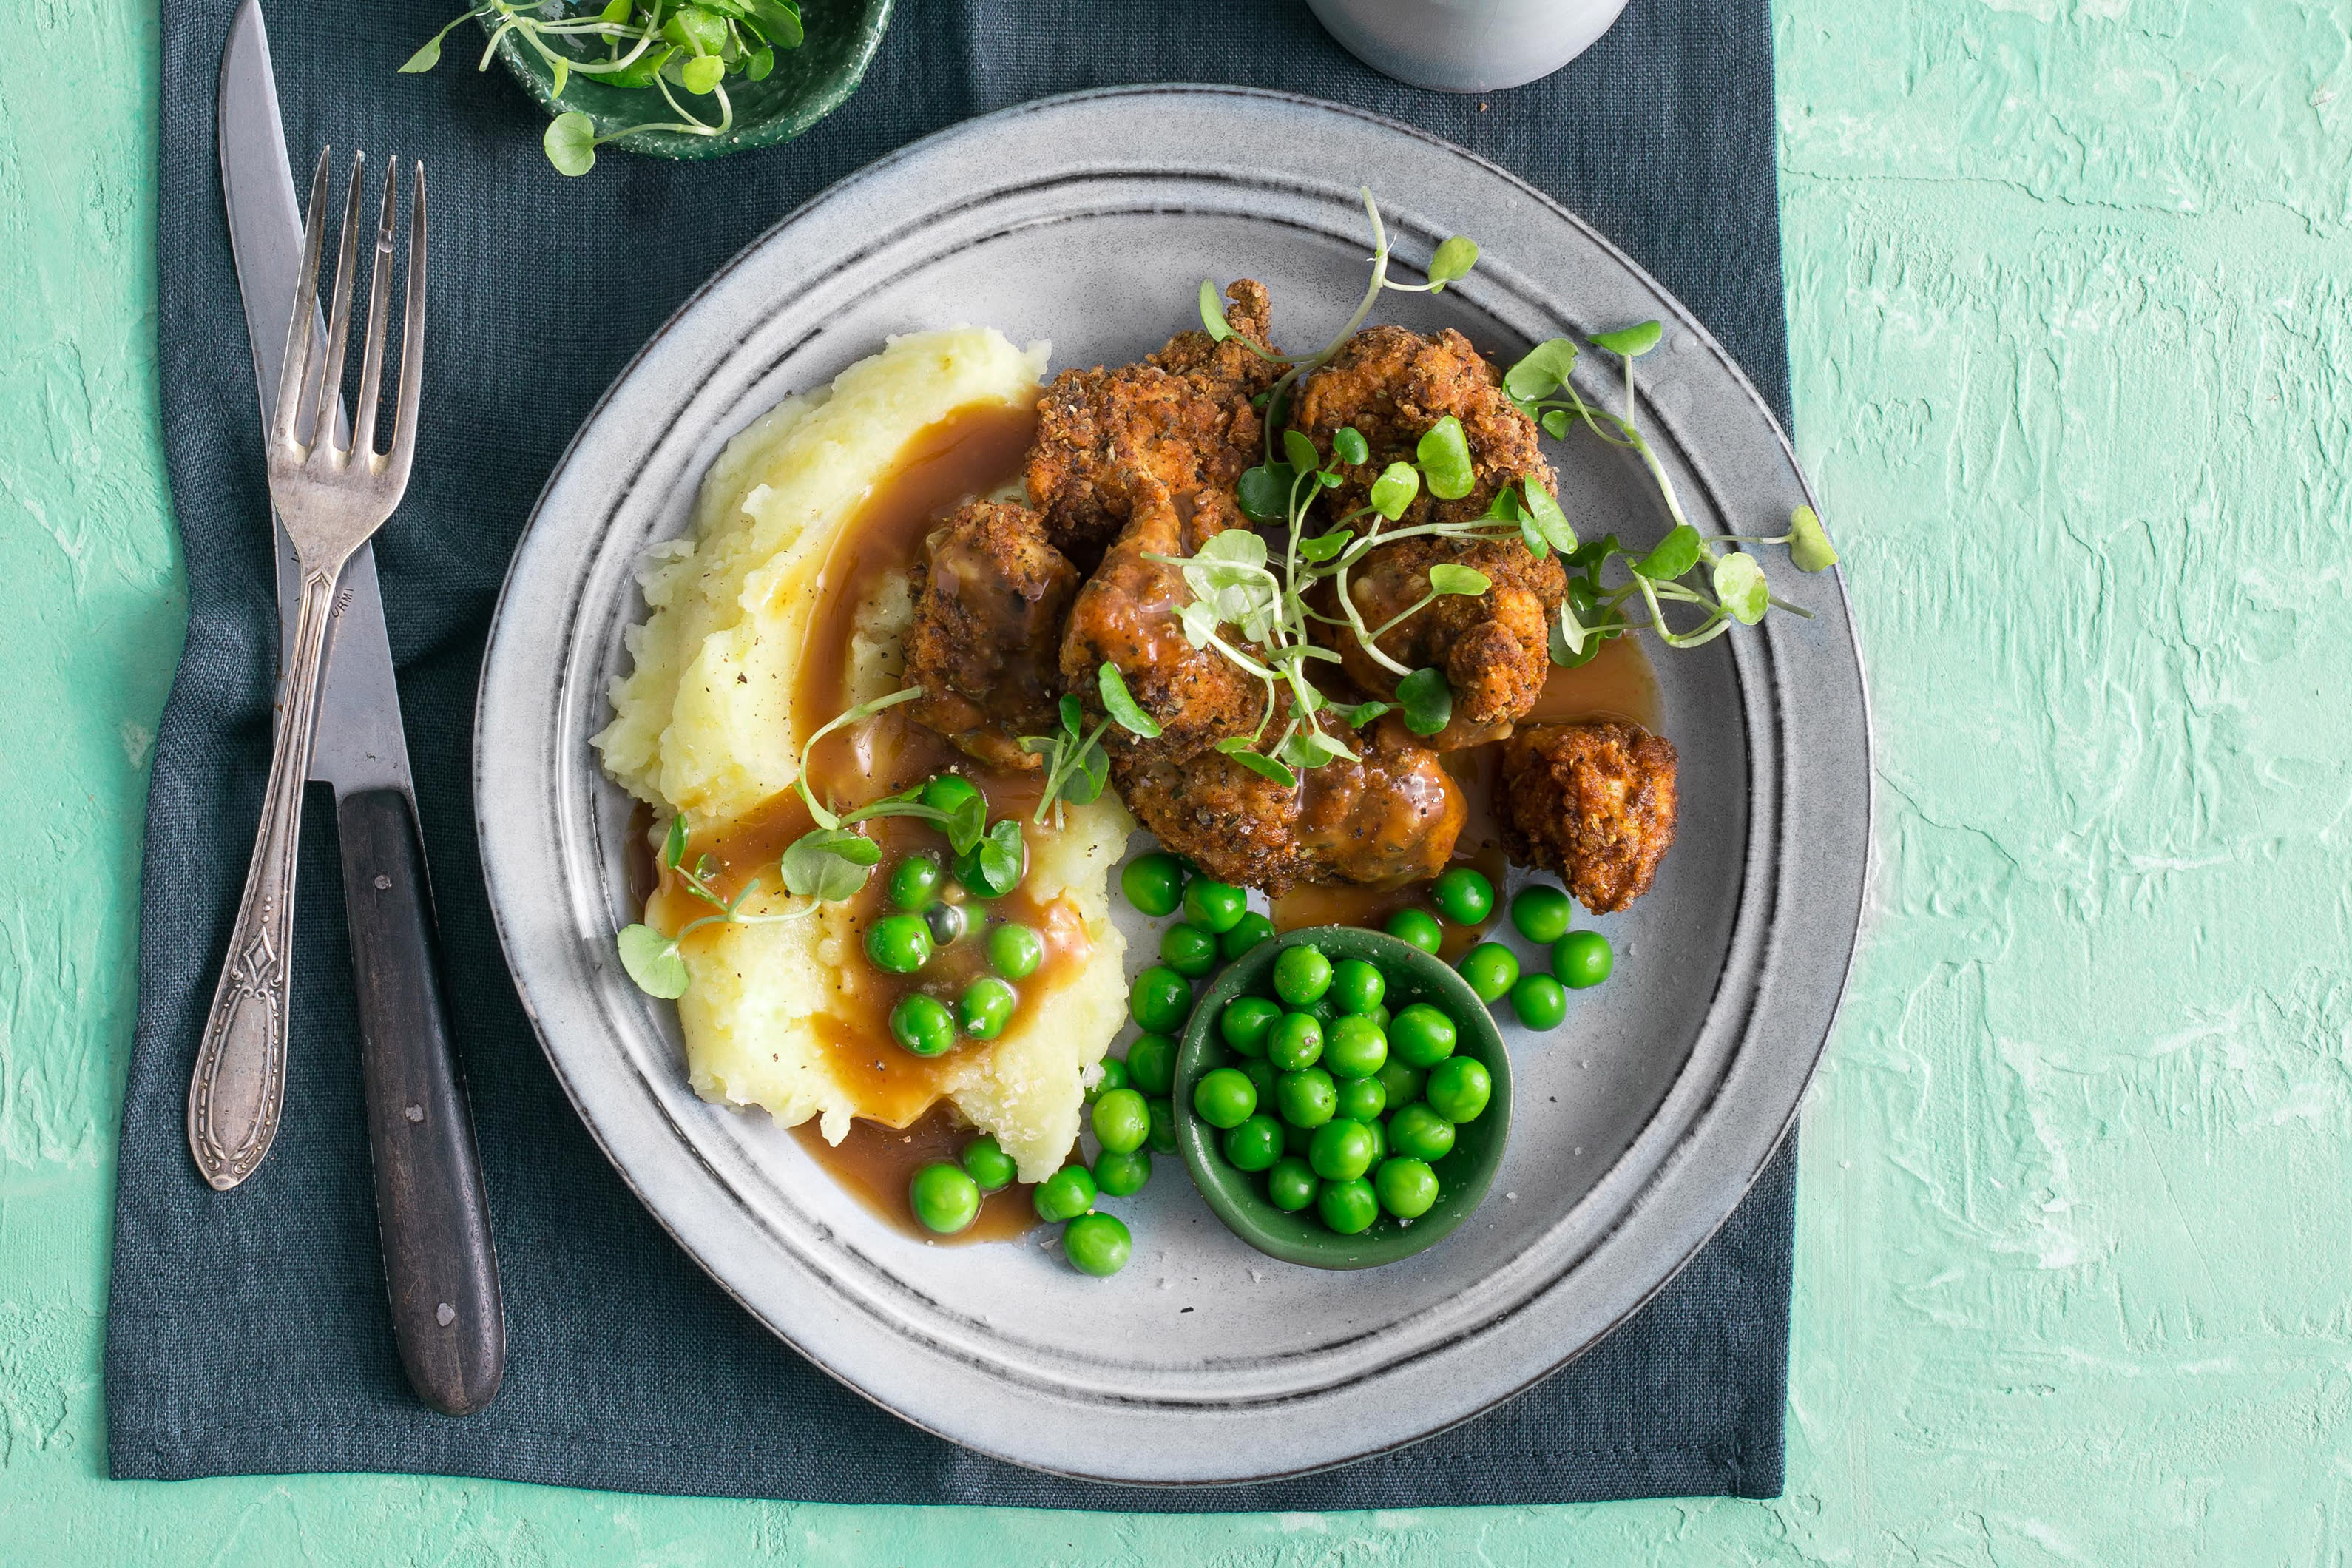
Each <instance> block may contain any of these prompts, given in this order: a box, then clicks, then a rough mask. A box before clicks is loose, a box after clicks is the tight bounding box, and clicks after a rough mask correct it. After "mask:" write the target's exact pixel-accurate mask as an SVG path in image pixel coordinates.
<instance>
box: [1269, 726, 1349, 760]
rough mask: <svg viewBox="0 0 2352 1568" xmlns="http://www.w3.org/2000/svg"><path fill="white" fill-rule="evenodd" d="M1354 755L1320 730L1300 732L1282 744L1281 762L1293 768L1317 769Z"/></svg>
mask: <svg viewBox="0 0 2352 1568" xmlns="http://www.w3.org/2000/svg"><path fill="white" fill-rule="evenodd" d="M1354 754H1355V753H1354V752H1350V751H1349V750H1348V748H1347V747H1345V746H1343V745H1341V744H1339V742H1337V741H1335V740H1333V739H1332V738H1331V737H1330V736H1328V735H1327V734H1325V733H1323V731H1320V730H1301V731H1299V732H1298V733H1297V734H1296V735H1293V736H1292V737H1290V739H1289V740H1287V741H1286V742H1283V745H1282V756H1281V760H1282V761H1283V762H1285V763H1288V764H1290V766H1292V767H1293V768H1319V767H1321V766H1322V765H1323V764H1324V763H1329V762H1337V761H1338V760H1339V758H1341V757H1349V756H1353V755H1354Z"/></svg>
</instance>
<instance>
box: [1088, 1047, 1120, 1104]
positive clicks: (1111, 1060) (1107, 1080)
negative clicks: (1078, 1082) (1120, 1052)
mask: <svg viewBox="0 0 2352 1568" xmlns="http://www.w3.org/2000/svg"><path fill="white" fill-rule="evenodd" d="M1127 1087H1128V1078H1127V1064H1126V1063H1125V1062H1123V1061H1121V1060H1119V1059H1118V1058H1117V1057H1105V1058H1103V1061H1102V1076H1101V1077H1100V1078H1098V1079H1095V1081H1094V1087H1093V1088H1091V1089H1087V1104H1088V1105H1092V1104H1093V1103H1094V1102H1095V1101H1096V1100H1100V1099H1101V1098H1102V1097H1103V1096H1104V1095H1106V1094H1108V1093H1109V1092H1110V1091H1111V1090H1112V1089H1125V1088H1127Z"/></svg>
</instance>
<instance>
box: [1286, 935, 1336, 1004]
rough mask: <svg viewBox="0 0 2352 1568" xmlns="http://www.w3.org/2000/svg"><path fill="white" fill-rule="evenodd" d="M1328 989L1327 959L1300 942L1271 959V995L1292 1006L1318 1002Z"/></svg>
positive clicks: (1329, 979)
mask: <svg viewBox="0 0 2352 1568" xmlns="http://www.w3.org/2000/svg"><path fill="white" fill-rule="evenodd" d="M1330 989H1331V961H1330V960H1329V959H1328V958H1326V957H1324V956H1323V955H1322V953H1320V952H1318V951H1317V950H1316V949H1314V948H1312V947H1309V946H1307V944H1306V943H1304V942H1301V943H1300V944H1299V945H1298V946H1297V947H1288V948H1285V949H1283V951H1282V956H1281V957H1279V958H1277V959H1276V960H1275V961H1274V994H1276V995H1277V996H1279V997H1281V998H1282V999H1283V1000H1284V1001H1285V1002H1286V1003H1288V1004H1289V1005H1291V1006H1293V1007H1304V1006H1306V1005H1307V1004H1308V1003H1310V1002H1315V1001H1319V1000H1320V999H1321V998H1322V995H1323V993H1325V992H1326V991H1328V990H1330Z"/></svg>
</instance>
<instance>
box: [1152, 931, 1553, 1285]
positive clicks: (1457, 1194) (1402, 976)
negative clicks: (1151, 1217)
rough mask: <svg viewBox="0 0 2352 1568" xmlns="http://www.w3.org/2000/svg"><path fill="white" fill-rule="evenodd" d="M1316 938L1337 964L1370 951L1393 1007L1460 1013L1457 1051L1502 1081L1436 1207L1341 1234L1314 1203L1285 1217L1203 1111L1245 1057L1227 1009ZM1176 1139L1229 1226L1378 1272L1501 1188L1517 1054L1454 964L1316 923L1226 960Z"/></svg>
mask: <svg viewBox="0 0 2352 1568" xmlns="http://www.w3.org/2000/svg"><path fill="white" fill-rule="evenodd" d="M1306 942H1311V943H1313V944H1314V945H1315V946H1316V947H1318V948H1320V949H1321V950H1322V952H1323V956H1324V957H1326V958H1328V959H1329V960H1330V961H1331V962H1332V963H1339V961H1340V960H1341V959H1343V958H1360V959H1363V960H1364V961H1365V962H1367V963H1371V964H1373V965H1375V966H1377V967H1378V968H1379V969H1380V971H1381V973H1382V974H1384V975H1386V976H1387V977H1388V994H1387V995H1386V996H1385V997H1384V998H1383V1002H1384V1003H1385V1005H1387V1007H1388V1009H1389V1010H1390V1011H1391V1012H1392V1013H1393V1012H1396V1011H1397V1010H1399V1009H1401V1008H1403V1007H1406V1006H1409V1005H1412V1003H1415V1002H1426V1003H1428V1004H1429V1005H1432V1006H1433V1007H1435V1008H1437V1009H1438V1010H1439V1011H1441V1012H1443V1013H1444V1014H1445V1015H1446V1016H1449V1017H1451V1018H1452V1019H1453V1020H1454V1029H1455V1031H1456V1044H1455V1046H1454V1054H1455V1055H1456V1056H1468V1057H1475V1058H1478V1060H1480V1061H1482V1062H1484V1063H1486V1070H1487V1072H1488V1073H1489V1074H1491V1075H1492V1076H1493V1078H1494V1080H1495V1092H1494V1098H1493V1099H1492V1100H1489V1101H1488V1102H1487V1105H1486V1113H1485V1114H1484V1115H1482V1116H1480V1117H1479V1118H1478V1120H1477V1121H1471V1122H1465V1123H1464V1125H1463V1127H1462V1130H1461V1132H1460V1134H1459V1135H1458V1136H1457V1137H1456V1138H1455V1140H1454V1152H1452V1153H1450V1154H1448V1155H1446V1156H1445V1158H1444V1159H1443V1160H1440V1161H1438V1162H1437V1166H1436V1169H1437V1179H1438V1183H1439V1184H1440V1185H1441V1186H1442V1187H1443V1188H1444V1196H1442V1197H1440V1198H1439V1199H1438V1200H1437V1204H1436V1206H1435V1207H1433V1208H1432V1209H1431V1210H1430V1211H1429V1212H1428V1213H1427V1214H1425V1215H1422V1216H1421V1217H1420V1218H1419V1219H1417V1220H1414V1221H1412V1223H1411V1224H1409V1225H1408V1224H1404V1223H1402V1222H1400V1221H1399V1220H1397V1219H1396V1218H1395V1217H1393V1216H1392V1215H1387V1214H1383V1215H1381V1217H1380V1219H1379V1220H1378V1221H1377V1222H1376V1223H1375V1224H1374V1225H1373V1226H1372V1227H1371V1228H1370V1230H1367V1231H1365V1232H1364V1233H1363V1234H1362V1235H1360V1236H1341V1235H1339V1233H1338V1232H1336V1231H1333V1230H1331V1229H1329V1228H1328V1227H1326V1226H1325V1225H1324V1224H1323V1222H1322V1221H1321V1220H1319V1219H1318V1218H1317V1217H1316V1216H1315V1215H1314V1213H1313V1211H1312V1210H1308V1211H1307V1212H1305V1213H1300V1214H1285V1213H1283V1212H1282V1211H1281V1210H1280V1209H1278V1208H1276V1207H1275V1206H1274V1205H1272V1204H1270V1203H1268V1202H1267V1201H1266V1198H1265V1191H1264V1188H1263V1185H1262V1184H1263V1182H1264V1181H1265V1178H1264V1177H1263V1176H1262V1175H1253V1174H1251V1173H1249V1172H1247V1171H1242V1170H1237V1169H1235V1168H1234V1166H1232V1165H1230V1164H1227V1163H1225V1157H1224V1155H1223V1152H1220V1151H1219V1150H1218V1148H1217V1139H1218V1136H1219V1134H1218V1131H1217V1130H1216V1129H1215V1128H1213V1127H1212V1126H1210V1125H1209V1124H1208V1123H1207V1122H1205V1121H1202V1120H1201V1118H1200V1117H1199V1116H1198V1115H1197V1114H1195V1113H1194V1111H1193V1110H1192V1086H1193V1085H1194V1084H1195V1083H1197V1082H1199V1081H1200V1079H1201V1076H1202V1074H1203V1073H1206V1072H1208V1071H1210V1070H1211V1069H1212V1068H1219V1067H1225V1066H1229V1065H1231V1064H1232V1061H1233V1059H1234V1058H1233V1054H1232V1052H1231V1051H1229V1050H1228V1049H1227V1048H1226V1047H1225V1043H1224V1038H1223V1036H1221V1035H1220V1034H1219V1033H1218V1032H1217V1019H1218V1017H1219V1016H1220V1015H1222V1014H1223V1012H1224V1010H1225V1004H1226V1003H1228V1002H1231V1001H1233V1000H1234V998H1235V997H1237V996H1244V995H1257V996H1271V995H1273V994H1274V961H1275V960H1276V958H1277V957H1278V956H1280V954H1281V953H1282V952H1283V951H1284V950H1285V949H1286V948H1292V947H1297V946H1298V945H1300V944H1301V943H1306ZM1175 1089H1176V1143H1177V1147H1178V1148H1179V1149H1181V1150H1182V1151H1183V1154H1184V1163H1185V1164H1186V1165H1187V1166H1188V1167H1189V1168H1190V1169H1191V1170H1192V1182H1193V1184H1194V1185H1196V1186H1197V1187H1199V1188H1200V1189H1201V1195H1202V1197H1205V1198H1207V1199H1208V1200H1209V1206H1210V1207H1211V1208H1212V1209H1214V1210H1215V1211H1216V1214H1217V1217H1218V1218H1219V1219H1221V1220H1223V1221H1224V1222H1225V1226H1226V1228H1227V1229H1229V1230H1231V1231H1232V1232H1233V1233H1234V1235H1235V1236H1238V1237H1241V1238H1242V1239H1243V1240H1244V1241H1246V1242H1248V1243H1249V1244H1250V1245H1251V1246H1252V1247H1256V1248H1257V1249H1258V1250H1259V1251H1260V1252H1263V1253H1265V1255H1266V1256H1267V1257H1269V1258H1281V1259H1282V1260H1283V1261H1284V1262H1285V1263H1301V1264H1305V1265H1306V1266H1307V1268H1378V1267H1380V1266H1381V1264H1383V1263H1394V1262H1396V1261H1398V1260H1399V1259H1401V1258H1411V1257H1412V1255H1413V1254H1414V1253H1416V1252H1425V1251H1427V1250H1428V1249H1429V1248H1430V1247H1434V1246H1436V1245H1437V1244H1438V1243H1439V1242H1441V1241H1443V1240H1444V1239H1445V1238H1446V1237H1448V1236H1450V1235H1452V1234H1453V1233H1454V1228H1455V1227H1456V1226H1459V1225H1461V1223H1462V1222H1463V1221H1464V1220H1465V1219H1468V1218H1469V1217H1470V1215H1471V1211H1472V1210H1474V1209H1475V1208H1476V1207H1477V1206H1478V1205H1479V1204H1480V1202H1481V1201H1483V1200H1484V1199H1485V1197H1486V1189H1487V1188H1488V1187H1489V1186H1491V1185H1492V1184H1494V1180H1495V1172H1496V1170H1497V1169H1498V1168H1500V1167H1501V1165H1502V1163H1503V1146H1504V1144H1505V1143H1507V1142H1508V1141H1509V1138H1510V1131H1511V1059H1510V1058H1509V1057H1508V1056H1507V1054H1505V1052H1504V1050H1503V1037H1502V1033H1501V1031H1499V1030H1497V1029H1496V1027H1495V1020H1494V1017H1493V1016H1492V1015H1490V1014H1489V1013H1488V1012H1487V1011H1486V1004H1484V1003H1482V1002H1480V1001H1479V1000H1478V994H1477V993H1476V992H1475V991H1473V990H1471V989H1470V984H1469V982H1467V981H1465V980H1464V979H1463V978H1462V976H1460V975H1459V974H1456V973H1454V970H1453V968H1452V967H1451V966H1450V965H1448V964H1446V963H1443V962H1442V961H1440V960H1438V959H1435V958H1433V957H1431V956H1430V955H1429V954H1427V953H1425V952H1422V951H1421V950H1420V949H1419V948H1417V947H1414V946H1412V944H1411V943H1409V942H1400V941H1398V940H1397V939H1396V938H1395V937H1392V936H1388V935H1385V934H1383V933H1382V932H1380V931H1360V930H1358V929H1357V928H1356V927H1353V926H1314V927H1310V928H1308V929H1307V930H1305V931H1292V932H1290V933H1289V934H1288V935H1286V936H1281V937H1277V938H1276V939H1275V940H1274V941H1272V942H1260V943H1258V945H1257V946H1255V948H1252V949H1251V950H1250V951H1249V952H1248V953H1246V954H1245V955H1244V956H1243V957H1242V958H1240V959H1238V960H1236V961H1235V962H1234V963H1231V964H1229V965H1227V966H1226V968H1225V971H1224V973H1222V974H1220V975H1218V976H1217V981H1216V984H1213V985H1212V986H1210V987H1209V989H1208V991H1207V992H1206V993H1205V994H1203V995H1202V998H1201V1001H1200V1005H1198V1006H1197V1007H1195V1008H1194V1009H1193V1011H1192V1022H1191V1023H1190V1024H1188V1025H1187V1026H1185V1029H1184V1039H1183V1043H1182V1045H1181V1047H1179V1048H1178V1050H1177V1053H1176V1085H1175Z"/></svg>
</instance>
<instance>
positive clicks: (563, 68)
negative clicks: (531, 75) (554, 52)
mask: <svg viewBox="0 0 2352 1568" xmlns="http://www.w3.org/2000/svg"><path fill="white" fill-rule="evenodd" d="M549 78H550V80H549V82H548V91H549V93H550V94H551V96H553V97H556V98H562V96H563V89H565V88H566V87H568V86H570V85H571V82H572V62H571V61H570V60H567V59H565V58H563V57H562V55H558V56H556V57H555V64H554V65H553V66H551V67H550V68H549Z"/></svg>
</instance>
